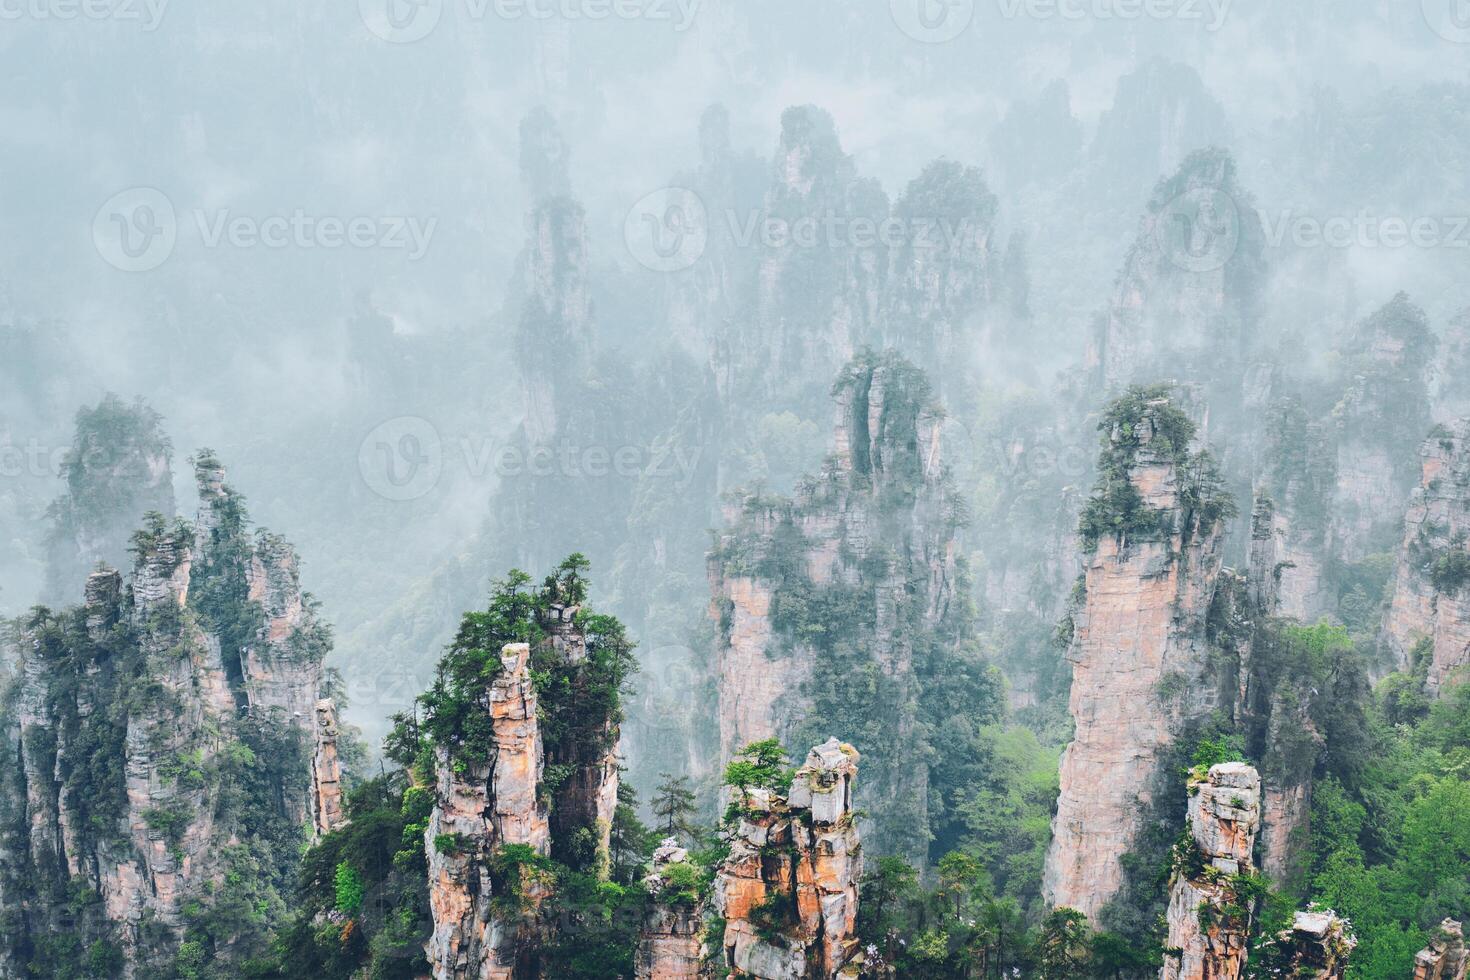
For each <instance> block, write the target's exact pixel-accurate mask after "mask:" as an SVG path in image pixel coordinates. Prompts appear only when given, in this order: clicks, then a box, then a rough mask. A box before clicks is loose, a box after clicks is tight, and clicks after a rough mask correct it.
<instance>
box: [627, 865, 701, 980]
mask: <svg viewBox="0 0 1470 980" xmlns="http://www.w3.org/2000/svg"><path fill="white" fill-rule="evenodd" d="M688 861H689V851H688V850H686V849H685V848H683V847H680V846H679V842H678V841H677V840H676V839H674V838H672V837H671V838H668V839H666V840H664V841H663V843H661V844H660V845H659V847H658V849H657V850H655V851H654V852H653V870H652V871H651V872H649V874H648V877H646V878H644V879H643V883H644V885H645V886H647V888H648V893H649V895H650V896H651V901H650V902H649V910H648V917H647V919H645V920H644V923H643V926H642V928H641V929H639V931H638V949H637V952H636V953H635V956H634V963H633V970H634V972H633V976H634V980H700V977H701V972H700V971H701V968H702V966H703V963H704V910H703V909H701V908H700V907H699V906H698V905H697V904H696V903H693V902H689V901H685V900H682V899H680V898H670V897H669V896H668V889H669V879H668V876H667V872H668V869H669V867H670V866H671V865H682V864H685V863H687V862H688Z"/></svg>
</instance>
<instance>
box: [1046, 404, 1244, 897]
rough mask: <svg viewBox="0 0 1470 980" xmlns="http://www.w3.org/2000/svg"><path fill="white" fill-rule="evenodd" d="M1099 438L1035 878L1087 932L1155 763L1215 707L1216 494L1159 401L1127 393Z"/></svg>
mask: <svg viewBox="0 0 1470 980" xmlns="http://www.w3.org/2000/svg"><path fill="white" fill-rule="evenodd" d="M1100 428H1101V430H1102V431H1103V432H1104V446H1103V452H1102V457H1101V459H1100V462H1099V472H1100V473H1101V474H1102V476H1101V478H1100V482H1099V484H1098V489H1097V491H1096V492H1095V493H1094V497H1093V499H1092V501H1091V502H1090V503H1089V505H1088V507H1087V509H1086V511H1085V512H1084V516H1083V526H1082V534H1083V538H1084V542H1085V543H1086V544H1087V545H1088V546H1089V547H1090V548H1091V549H1092V550H1091V553H1090V554H1089V555H1088V556H1087V565H1086V570H1085V577H1084V583H1085V597H1084V598H1083V599H1082V602H1081V606H1080V608H1079V610H1078V611H1077V612H1076V614H1075V615H1074V619H1073V630H1072V637H1071V642H1070V645H1069V648H1068V652H1067V659H1068V660H1069V661H1070V662H1071V664H1072V692H1071V701H1070V708H1071V713H1072V718H1073V720H1074V722H1075V725H1076V732H1075V735H1074V737H1073V740H1072V742H1071V743H1070V744H1069V745H1068V746H1067V749H1066V751H1065V753H1064V754H1063V756H1062V767H1061V798H1060V801H1059V804H1058V810H1057V815H1056V818H1055V820H1054V822H1053V825H1052V842H1051V846H1050V849H1049V850H1048V853H1047V860H1046V868H1045V872H1044V876H1043V890H1044V896H1045V898H1046V900H1047V902H1048V903H1049V904H1050V905H1052V906H1056V907H1067V908H1073V909H1076V910H1078V911H1080V912H1082V913H1084V914H1085V915H1087V916H1088V917H1089V919H1092V920H1093V921H1094V922H1096V921H1097V919H1096V916H1097V915H1098V913H1099V912H1100V911H1101V909H1102V907H1103V906H1104V905H1105V904H1106V903H1107V902H1108V901H1109V900H1110V899H1111V898H1113V897H1114V896H1115V895H1117V894H1118V892H1119V890H1120V889H1121V888H1122V886H1123V884H1124V870H1123V863H1122V858H1123V856H1124V855H1125V854H1126V853H1128V852H1129V851H1130V850H1131V849H1132V848H1133V846H1134V844H1135V843H1136V840H1137V837H1138V833H1139V830H1140V827H1141V823H1142V819H1143V817H1142V811H1141V807H1142V806H1146V805H1147V804H1148V803H1149V802H1150V801H1151V800H1152V799H1153V798H1154V796H1155V795H1156V792H1157V787H1158V780H1159V778H1160V777H1161V773H1160V772H1159V770H1160V766H1161V762H1162V760H1163V755H1164V753H1165V751H1166V750H1167V749H1168V748H1169V746H1170V745H1171V744H1172V742H1173V741H1174V739H1175V737H1176V736H1177V734H1178V733H1179V732H1180V730H1181V729H1182V727H1183V726H1184V725H1185V724H1187V723H1188V722H1191V721H1194V720H1198V719H1200V718H1202V717H1204V716H1206V715H1208V714H1209V713H1210V712H1211V711H1212V710H1213V709H1214V708H1215V707H1216V705H1217V704H1219V703H1220V702H1221V701H1222V699H1223V697H1227V696H1228V694H1222V692H1221V690H1220V685H1219V684H1218V683H1217V681H1216V678H1215V677H1214V676H1213V669H1212V666H1211V663H1210V656H1209V654H1210V644H1209V640H1208V637H1207V633H1206V626H1207V617H1208V614H1209V611H1210V608H1211V605H1212V603H1213V601H1214V598H1215V593H1216V588H1217V585H1218V579H1219V573H1220V541H1221V534H1222V528H1221V525H1222V523H1223V519H1224V518H1225V517H1227V516H1228V515H1229V513H1230V503H1229V498H1228V495H1225V494H1224V492H1223V490H1221V489H1220V487H1219V485H1218V478H1217V477H1215V476H1213V475H1212V468H1211V464H1210V461H1209V458H1208V456H1207V455H1205V454H1202V453H1198V452H1195V451H1194V450H1192V449H1191V447H1190V443H1191V441H1192V440H1193V438H1194V432H1195V430H1194V426H1193V424H1192V423H1191V422H1190V421H1189V419H1188V417H1187V416H1185V415H1184V413H1183V412H1181V411H1180V410H1179V409H1178V408H1177V407H1176V406H1175V405H1173V404H1171V402H1170V400H1169V397H1168V393H1167V389H1149V390H1145V389H1133V390H1132V391H1131V392H1130V394H1129V395H1128V396H1126V397H1124V398H1122V399H1120V400H1119V401H1117V402H1114V403H1113V405H1112V407H1111V408H1110V409H1109V411H1108V413H1107V414H1106V415H1105V417H1104V420H1103V422H1102V425H1101V426H1100ZM1165 778H1167V777H1165Z"/></svg>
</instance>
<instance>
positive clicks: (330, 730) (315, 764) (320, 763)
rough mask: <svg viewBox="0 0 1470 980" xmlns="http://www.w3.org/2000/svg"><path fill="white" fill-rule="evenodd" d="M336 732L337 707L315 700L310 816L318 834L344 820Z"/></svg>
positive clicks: (339, 825)
mask: <svg viewBox="0 0 1470 980" xmlns="http://www.w3.org/2000/svg"><path fill="white" fill-rule="evenodd" d="M337 734H338V733H337V706H336V704H334V703H333V702H332V699H331V698H323V699H322V700H320V701H318V702H317V703H316V751H315V752H314V753H313V754H312V759H311V785H312V797H311V802H312V806H311V819H312V825H313V826H314V827H315V828H316V832H317V834H318V835H321V834H330V833H331V832H332V831H334V830H336V829H337V828H338V827H341V826H342V825H343V824H345V823H346V822H347V820H346V817H345V816H344V814H343V812H342V762H341V760H340V759H339V758H338V756H337Z"/></svg>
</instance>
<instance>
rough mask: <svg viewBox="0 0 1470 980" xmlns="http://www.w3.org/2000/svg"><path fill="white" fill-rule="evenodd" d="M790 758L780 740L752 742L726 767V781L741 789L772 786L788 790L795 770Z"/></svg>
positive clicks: (779, 790) (779, 791) (779, 789)
mask: <svg viewBox="0 0 1470 980" xmlns="http://www.w3.org/2000/svg"><path fill="white" fill-rule="evenodd" d="M788 762H789V760H788V758H787V756H786V750H785V749H784V748H783V747H782V746H781V743H780V742H779V741H778V740H776V739H774V738H768V739H766V740H765V741H763V742H751V743H750V744H749V745H747V746H746V747H745V748H743V749H741V750H740V751H739V753H737V754H736V756H735V758H734V760H732V761H731V762H730V764H729V765H727V766H726V767H725V785H726V786H733V787H735V788H737V789H740V790H751V789H769V790H773V791H775V792H778V793H785V792H786V791H787V790H788V789H790V787H791V780H792V777H793V776H794V774H795V770H793V769H792V768H791V767H790V766H789V765H788Z"/></svg>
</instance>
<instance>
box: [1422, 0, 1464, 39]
mask: <svg viewBox="0 0 1470 980" xmlns="http://www.w3.org/2000/svg"><path fill="white" fill-rule="evenodd" d="M1420 7H1421V9H1422V10H1423V11H1424V20H1425V22H1426V23H1428V24H1429V29H1430V30H1432V31H1434V33H1436V34H1438V35H1439V36H1440V37H1442V38H1444V39H1445V40H1446V41H1452V42H1454V43H1455V44H1470V0H1420Z"/></svg>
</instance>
